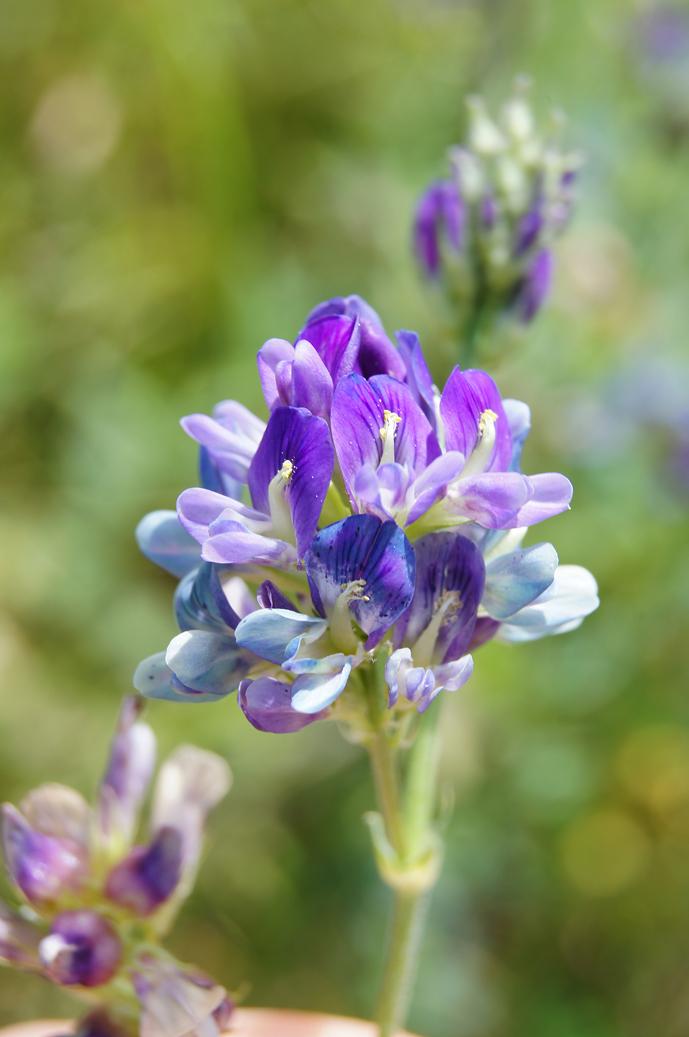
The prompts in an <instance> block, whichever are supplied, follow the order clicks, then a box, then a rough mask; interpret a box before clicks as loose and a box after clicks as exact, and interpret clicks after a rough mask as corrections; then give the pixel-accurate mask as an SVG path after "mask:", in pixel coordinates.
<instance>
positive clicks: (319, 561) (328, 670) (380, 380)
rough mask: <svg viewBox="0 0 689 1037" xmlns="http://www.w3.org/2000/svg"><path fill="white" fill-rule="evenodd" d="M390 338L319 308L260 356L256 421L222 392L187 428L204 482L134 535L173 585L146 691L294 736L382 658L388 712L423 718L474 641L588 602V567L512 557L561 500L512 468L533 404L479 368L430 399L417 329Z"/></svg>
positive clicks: (552, 556)
mask: <svg viewBox="0 0 689 1037" xmlns="http://www.w3.org/2000/svg"><path fill="white" fill-rule="evenodd" d="M396 338H397V347H395V346H394V345H393V343H392V341H391V340H390V339H389V338H388V336H387V335H386V333H385V331H384V329H383V326H382V323H381V321H380V318H379V317H378V315H377V314H376V313H375V311H373V310H372V309H371V308H370V307H369V306H368V304H366V303H365V302H364V301H363V300H361V299H359V298H358V297H357V296H350V297H349V298H345V299H334V300H330V301H329V302H327V303H323V304H322V305H321V306H319V307H317V308H316V309H315V310H314V311H313V312H312V313H311V314H310V315H309V318H308V319H307V322H306V324H305V326H304V328H303V329H302V331H301V332H300V334H299V336H298V337H297V340H296V343H295V344H294V345H292V344H291V343H289V342H287V341H284V340H280V339H271V340H269V341H268V342H267V343H266V344H265V345H264V346H263V347H262V349H261V350H260V352H259V357H258V365H259V374H260V378H261V383H262V387H263V391H264V395H265V399H266V404H267V406H268V408H269V410H270V416H269V419H268V422H267V424H266V425H263V424H262V423H261V422H259V420H258V419H257V418H254V417H253V415H251V414H250V413H249V412H248V411H246V410H245V409H244V408H242V406H241V405H240V404H238V403H234V402H232V401H229V402H226V403H223V404H220V405H219V406H218V407H217V408H216V410H215V412H214V417H212V418H210V417H207V416H205V415H192V416H191V417H189V418H185V419H183V421H182V424H183V427H184V428H185V430H186V431H187V432H188V433H189V434H190V435H192V436H193V438H195V439H197V440H198V442H199V444H200V463H199V471H200V477H201V483H202V485H201V486H200V487H198V488H194V489H189V490H185V491H184V492H183V493H182V495H181V496H180V498H179V501H178V509H177V514H176V515H175V513H174V512H154V513H153V514H152V515H149V516H146V518H145V519H144V520H142V522H141V523H140V525H139V528H138V531H137V537H138V540H139V544H140V546H141V549H142V550H143V551H144V553H145V554H146V555H147V556H148V557H149V558H151V559H152V560H153V561H155V562H156V563H157V564H159V565H162V566H163V567H164V568H166V569H168V570H169V571H170V572H172V573H173V574H174V575H175V576H177V577H178V578H179V577H181V578H182V579H181V582H180V584H179V586H178V589H177V592H176V594H175V612H176V617H177V621H178V625H179V627H180V630H181V633H180V634H179V635H178V636H177V637H175V638H174V639H173V640H172V642H171V643H170V645H169V647H168V649H167V651H166V652H161V653H159V654H158V655H155V656H151V657H150V658H149V659H146V660H144V661H143V662H142V663H141V664H140V666H139V667H138V669H137V672H136V674H135V678H134V684H135V686H136V687H137V689H138V690H139V691H141V692H142V693H143V694H144V695H148V696H150V697H157V698H167V699H170V700H174V701H187V702H189V701H212V700H217V699H218V698H221V697H224V696H226V695H227V694H229V693H230V692H232V691H235V690H238V692H239V696H238V698H239V704H240V707H241V708H242V710H243V711H244V713H245V715H246V716H247V718H248V719H249V720H250V721H251V723H252V724H254V726H255V727H257V728H259V729H262V730H270V731H278V732H287V731H294V730H298V729H299V728H300V727H303V726H304V725H305V724H308V723H311V722H312V721H313V720H316V719H321V718H323V717H325V716H329V715H338V711H339V712H342V710H343V709H344V708H345V707H341V706H338V705H337V702H338V700H339V699H341V696H342V693H343V691H344V690H345V688H346V687H347V685H348V682H349V681H350V680H353V681H354V685H356V683H357V681H356V678H357V677H358V675H359V674H362V673H363V672H364V670H365V669H366V668H368V667H370V666H371V664H372V663H373V662H374V661H375V660H376V659H379V658H380V657H381V655H383V656H384V658H385V660H387V661H386V664H385V676H386V680H387V684H388V689H389V705H390V708H391V709H393V710H397V711H399V710H400V709H407V708H410V704H411V705H413V706H415V707H416V708H417V709H419V710H420V711H423V710H424V709H426V708H428V706H429V705H430V703H431V702H432V700H433V698H434V697H435V696H436V695H437V694H438V692H439V691H440V690H441V689H442V688H448V689H455V688H458V687H460V686H461V684H463V683H464V682H465V681H466V680H467V679H468V678H469V676H470V675H471V671H472V665H473V663H472V658H471V655H470V652H471V651H472V650H473V648H475V647H478V646H479V645H481V644H483V643H485V641H487V640H489V639H490V638H492V637H498V638H499V639H501V640H512V641H516V640H526V639H529V638H533V637H539V636H544V635H546V634H549V633H559V632H564V631H565V630H567V629H571V628H573V626H575V625H578V623H579V622H581V620H582V618H583V616H585V615H586V614H588V613H589V612H590V611H592V610H593V609H594V608H596V606H597V604H598V599H597V596H596V593H597V591H596V586H595V581H594V580H593V578H592V577H591V576H590V574H588V573H586V571H585V570H581V569H579V568H578V567H573V566H558V559H557V555H556V553H555V550H554V548H553V547H552V546H551V545H549V544H539V545H536V546H534V547H528V548H523V547H522V541H523V539H524V536H525V534H526V532H527V530H528V528H529V527H530V526H531V525H534V524H536V523H538V522H540V521H541V520H543V519H545V518H548V517H550V516H552V515H556V514H558V513H559V512H561V511H564V510H565V509H567V508H568V506H569V502H570V499H571V494H572V487H571V484H570V483H569V481H568V480H567V479H566V478H565V477H564V476H562V475H559V474H557V473H549V474H541V475H533V476H526V475H524V474H523V473H522V471H521V455H522V450H523V446H524V442H525V440H526V437H527V435H528V432H529V427H530V415H529V409H528V407H527V406H526V405H525V404H523V403H521V402H519V401H516V400H503V399H502V398H501V396H500V393H499V391H498V388H497V386H496V385H495V383H494V382H493V380H492V379H491V378H490V377H489V376H488V375H487V374H486V373H485V372H483V371H478V370H468V371H460V369H459V368H455V370H454V371H453V372H452V374H451V375H450V378H449V379H448V381H447V384H446V385H445V388H444V389H443V391H442V392H440V391H439V390H438V389H437V388H436V387H435V386H434V385H433V382H432V379H431V376H430V373H429V371H428V367H427V365H426V362H425V359H424V357H423V353H422V350H421V346H420V343H419V341H418V338H417V336H416V335H415V334H414V333H413V332H407V331H401V332H398V333H397V336H396ZM250 585H253V586H254V588H256V590H255V591H254V592H252V591H250V589H249V586H250ZM362 667H363V669H362ZM346 708H349V707H348V706H347V707H346Z"/></svg>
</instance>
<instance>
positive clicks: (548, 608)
mask: <svg viewBox="0 0 689 1037" xmlns="http://www.w3.org/2000/svg"><path fill="white" fill-rule="evenodd" d="M599 604H600V601H599V599H598V587H597V584H596V581H595V579H594V578H593V576H592V575H591V573H590V572H589V571H588V570H587V569H584V568H583V567H582V566H580V565H560V566H558V568H557V571H556V573H555V579H554V580H553V584H552V587H550V588H549V589H548V590H547V591H546V592H545V593H544V594H542V595H541V597H540V598H539V599H538V600H537V601H534V602H532V604H531V605H527V607H526V608H524V609H521V610H520V611H519V612H517V613H516V614H515V615H514V616H510V620H509V623H508V624H506V626H509V627H512V628H522V629H527V630H530V631H533V632H534V633H533V635H532V636H541V637H542V636H545V635H546V634H553V633H565V631H564V630H562V629H561V628H562V627H563V626H565V627H566V628H567V629H568V630H572V629H574V626H572V625H571V624H574V623H576V625H578V623H579V621H580V620H582V619H583V618H584V616H588V615H589V613H591V612H593V611H595V609H597V608H598V606H599ZM536 631H540V633H539V634H536ZM512 633H513V632H512ZM510 634H511V632H510V631H506V630H505V628H504V627H501V628H500V631H499V637H500V638H501V639H502V640H517V639H519V640H524V638H517V636H516V634H515V635H514V636H510Z"/></svg>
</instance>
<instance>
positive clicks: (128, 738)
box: [100, 695, 156, 841]
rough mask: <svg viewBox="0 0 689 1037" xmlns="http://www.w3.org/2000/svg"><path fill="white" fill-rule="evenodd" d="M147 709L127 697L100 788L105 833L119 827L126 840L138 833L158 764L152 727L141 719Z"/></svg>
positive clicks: (138, 700)
mask: <svg viewBox="0 0 689 1037" xmlns="http://www.w3.org/2000/svg"><path fill="white" fill-rule="evenodd" d="M143 706H144V704H143V702H142V701H141V699H140V698H138V697H137V696H136V695H127V696H126V697H125V698H124V700H123V702H122V706H121V708H120V715H119V718H118V722H117V730H116V731H115V734H114V737H113V740H112V742H111V745H110V758H109V760H108V766H107V770H106V772H105V774H104V776H103V780H102V781H101V785H100V823H101V825H102V827H103V831H104V832H105V833H106V834H110V833H111V831H112V829H113V826H116V828H117V829H118V830H119V831H120V832H121V834H122V836H123V837H124V839H125V841H129V840H130V839H131V837H132V835H133V834H134V830H135V828H136V823H137V819H138V816H139V810H140V808H141V804H142V802H143V800H144V797H145V795H146V793H147V791H148V786H149V783H150V781H151V778H152V776H153V770H154V768H155V762H156V738H155V735H154V734H153V731H152V730H151V728H150V727H149V726H148V724H143V723H141V722H140V721H139V720H138V717H139V714H140V713H141V710H142V709H143Z"/></svg>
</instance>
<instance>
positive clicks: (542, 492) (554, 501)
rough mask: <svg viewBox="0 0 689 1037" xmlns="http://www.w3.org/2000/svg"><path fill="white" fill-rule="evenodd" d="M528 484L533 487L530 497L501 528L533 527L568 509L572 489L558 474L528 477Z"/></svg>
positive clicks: (546, 473)
mask: <svg viewBox="0 0 689 1037" xmlns="http://www.w3.org/2000/svg"><path fill="white" fill-rule="evenodd" d="M529 482H530V483H531V485H532V487H533V494H532V496H531V497H530V498H529V500H528V501H526V502H525V503H524V504H523V505H522V506H521V507H520V508H519V510H518V511H517V512H516V514H515V515H514V516H513V517H512V519H510V520H509V522H507V523H505V524H504V526H503V528H505V529H516V528H517V527H519V526H534V525H535V524H536V523H537V522H542V521H543V519H547V518H551V516H553V515H559V514H560V512H561V511H566V510H567V509H568V508H569V504H570V501H571V500H572V494H573V492H574V489H573V487H572V484H571V482H570V481H569V479H568V478H567V477H566V476H564V475H560V474H559V473H558V472H543V473H541V474H540V475H530V476H529Z"/></svg>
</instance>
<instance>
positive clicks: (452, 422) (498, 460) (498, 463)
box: [440, 367, 512, 472]
mask: <svg viewBox="0 0 689 1037" xmlns="http://www.w3.org/2000/svg"><path fill="white" fill-rule="evenodd" d="M486 411H492V412H493V414H495V415H497V417H496V418H495V419H493V420H494V429H495V443H494V445H493V448H492V450H491V452H490V457H489V458H487V459H486V461H485V463H484V466H483V471H488V472H506V471H507V469H508V468H509V464H510V461H511V459H512V433H511V431H510V426H509V422H508V420H507V416H506V414H505V411H504V408H503V405H502V399H501V397H500V392H499V390H498V387H497V385H496V384H495V382H494V381H493V379H492V378H491V377H490V375H488V374H486V372H485V371H475V370H468V371H460V369H459V368H458V367H455V369H454V371H453V372H452V374H451V375H450V377H449V378H448V380H447V383H446V385H445V388H444V389H443V393H442V396H441V397H440V418H441V421H442V423H443V427H444V429H445V443H446V447H447V449H448V450H458V451H459V452H460V454H464V457H465V458H466V459H467V461H468V460H469V458H470V457H471V454H472V453H473V451H474V449H475V448H476V447H477V445H478V443H479V439H480V436H481V428H482V420H481V419H482V415H483V414H484V413H485V412H486Z"/></svg>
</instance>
